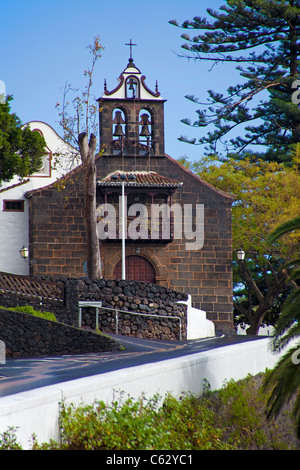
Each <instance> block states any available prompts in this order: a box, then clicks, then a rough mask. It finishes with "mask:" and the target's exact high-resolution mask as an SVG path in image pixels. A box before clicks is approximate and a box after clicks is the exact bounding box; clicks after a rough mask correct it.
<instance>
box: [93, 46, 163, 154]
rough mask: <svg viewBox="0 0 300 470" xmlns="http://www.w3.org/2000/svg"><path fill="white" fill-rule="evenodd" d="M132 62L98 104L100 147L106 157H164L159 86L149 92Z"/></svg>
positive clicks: (161, 101) (161, 105)
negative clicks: (116, 83) (114, 86)
mask: <svg viewBox="0 0 300 470" xmlns="http://www.w3.org/2000/svg"><path fill="white" fill-rule="evenodd" d="M126 45H128V46H130V58H129V62H128V64H127V67H126V68H125V70H124V71H123V72H122V73H121V75H120V76H119V83H118V85H117V86H116V88H114V89H113V90H112V91H109V90H108V88H107V83H106V80H105V83H104V93H103V95H102V97H100V98H99V99H98V100H97V101H98V103H99V122H100V145H101V148H102V149H103V155H104V156H117V155H120V156H122V158H124V159H126V157H135V158H138V157H148V158H151V157H164V155H165V148H164V103H165V101H166V100H164V99H162V97H161V95H160V93H159V91H158V86H157V83H156V86H155V91H152V90H150V89H149V88H148V87H147V85H146V83H145V79H146V77H145V76H144V75H142V73H141V72H140V70H139V69H138V68H137V67H136V66H135V64H134V62H133V58H132V46H135V44H133V43H132V42H131V40H130V43H129V44H126Z"/></svg>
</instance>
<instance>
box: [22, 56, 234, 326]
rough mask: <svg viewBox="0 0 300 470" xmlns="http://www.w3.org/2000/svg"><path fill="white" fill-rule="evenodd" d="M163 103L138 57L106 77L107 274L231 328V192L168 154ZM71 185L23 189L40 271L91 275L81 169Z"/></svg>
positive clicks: (103, 187) (102, 233)
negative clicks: (181, 299)
mask: <svg viewBox="0 0 300 470" xmlns="http://www.w3.org/2000/svg"><path fill="white" fill-rule="evenodd" d="M164 102H165V101H164V100H163V99H162V98H161V96H160V93H159V91H158V90H157V87H156V90H155V91H151V90H150V89H149V88H148V87H147V85H146V83H145V76H143V75H142V73H141V72H140V70H139V69H138V68H137V67H136V66H135V64H134V63H133V60H132V59H130V60H129V63H128V65H127V67H126V68H125V70H124V71H123V72H122V74H121V75H120V77H119V84H118V86H117V87H116V88H115V89H114V90H112V91H109V90H108V88H107V85H106V84H105V88H104V94H103V96H102V97H101V98H99V100H98V103H99V115H100V117H99V119H100V126H99V128H100V143H101V149H102V151H101V154H100V155H98V157H97V159H96V167H97V207H98V234H99V243H100V251H101V261H102V268H103V277H104V278H105V279H121V278H122V277H123V278H124V277H125V278H126V279H127V280H138V281H145V282H152V283H156V284H159V285H162V286H166V287H169V288H171V289H174V290H176V291H181V292H184V293H187V294H190V295H191V297H192V303H193V306H194V307H196V308H199V309H201V310H204V311H206V314H207V318H208V319H209V320H212V321H213V322H214V323H215V326H216V329H218V330H221V331H233V304H232V237H231V205H232V198H231V196H229V195H228V194H225V193H223V192H222V191H219V190H217V189H216V188H214V187H212V186H211V185H209V184H208V183H206V182H205V181H203V180H201V179H200V178H199V177H197V176H196V175H195V174H193V173H192V172H190V171H189V170H188V169H186V168H185V167H183V166H182V165H181V164H179V163H178V162H177V161H176V160H174V159H172V158H171V157H170V156H168V155H166V154H165V149H164ZM64 184H65V189H64V190H60V188H59V185H56V184H51V185H49V186H46V187H44V188H39V189H36V190H33V191H30V192H28V193H27V194H26V197H27V201H28V203H29V242H30V245H29V253H30V260H29V262H30V274H31V275H33V276H45V275H46V276H49V275H50V276H53V275H55V276H69V277H84V276H85V260H86V241H85V239H86V236H85V222H84V214H83V195H84V173H83V170H82V168H81V167H78V168H76V169H75V170H73V171H71V172H70V173H68V175H67V176H66V178H65V181H64ZM123 210H124V211H125V213H126V224H125V225H123V223H122V222H123V219H122V214H123V212H122V211H123ZM124 234H125V237H124Z"/></svg>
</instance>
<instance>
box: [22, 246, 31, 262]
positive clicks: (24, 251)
mask: <svg viewBox="0 0 300 470" xmlns="http://www.w3.org/2000/svg"><path fill="white" fill-rule="evenodd" d="M20 255H21V256H22V258H24V259H26V258H28V255H29V250H28V248H26V247H25V246H23V248H22V249H21V250H20Z"/></svg>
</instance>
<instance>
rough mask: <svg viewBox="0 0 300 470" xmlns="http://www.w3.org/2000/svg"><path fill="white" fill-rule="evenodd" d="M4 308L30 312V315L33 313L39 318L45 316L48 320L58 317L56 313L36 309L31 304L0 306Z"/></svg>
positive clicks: (54, 319)
mask: <svg viewBox="0 0 300 470" xmlns="http://www.w3.org/2000/svg"><path fill="white" fill-rule="evenodd" d="M0 308H2V309H4V310H10V311H12V312H21V313H28V315H33V316H35V317H39V318H45V319H46V320H51V321H56V317H55V315H54V313H51V312H42V311H41V310H34V308H33V307H31V305H23V306H18V307H9V308H7V307H0Z"/></svg>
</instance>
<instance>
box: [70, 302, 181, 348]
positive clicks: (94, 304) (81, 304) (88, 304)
mask: <svg viewBox="0 0 300 470" xmlns="http://www.w3.org/2000/svg"><path fill="white" fill-rule="evenodd" d="M82 307H95V308H96V329H98V328H99V308H101V310H111V311H114V312H115V320H116V329H115V331H116V335H117V334H118V332H119V313H125V314H128V315H140V316H144V317H145V316H146V317H152V318H153V317H156V318H168V319H175V320H178V322H179V341H181V340H182V322H181V318H180V317H176V316H174V315H157V314H155V313H140V312H131V311H129V310H121V309H119V308H113V307H102V302H93V301H79V317H78V325H79V327H81V325H82Z"/></svg>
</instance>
